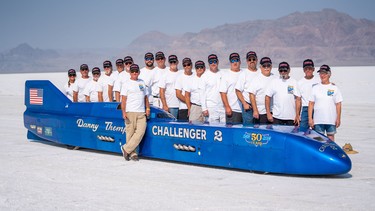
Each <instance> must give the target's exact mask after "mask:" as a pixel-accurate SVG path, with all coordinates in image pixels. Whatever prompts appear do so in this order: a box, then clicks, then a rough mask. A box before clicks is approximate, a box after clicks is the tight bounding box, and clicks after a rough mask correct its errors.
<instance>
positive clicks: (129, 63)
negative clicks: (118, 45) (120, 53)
mask: <svg viewBox="0 0 375 211" xmlns="http://www.w3.org/2000/svg"><path fill="white" fill-rule="evenodd" d="M124 64H125V65H131V64H133V62H125V63H124Z"/></svg>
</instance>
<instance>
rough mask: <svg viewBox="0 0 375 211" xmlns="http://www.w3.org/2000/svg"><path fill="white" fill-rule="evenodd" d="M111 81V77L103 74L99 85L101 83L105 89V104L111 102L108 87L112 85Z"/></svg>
mask: <svg viewBox="0 0 375 211" xmlns="http://www.w3.org/2000/svg"><path fill="white" fill-rule="evenodd" d="M111 80H112V79H111V76H109V75H106V74H102V75H101V76H100V78H99V80H98V83H100V84H101V85H102V88H103V102H109V96H108V85H109V84H111Z"/></svg>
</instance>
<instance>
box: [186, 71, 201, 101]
mask: <svg viewBox="0 0 375 211" xmlns="http://www.w3.org/2000/svg"><path fill="white" fill-rule="evenodd" d="M203 75H204V73H203ZM203 75H202V76H203ZM202 76H201V77H200V78H199V77H198V76H197V75H194V76H193V78H192V79H191V81H190V82H189V83H187V84H186V87H185V91H186V92H190V102H191V103H194V104H197V105H201V93H202V89H203V84H202Z"/></svg>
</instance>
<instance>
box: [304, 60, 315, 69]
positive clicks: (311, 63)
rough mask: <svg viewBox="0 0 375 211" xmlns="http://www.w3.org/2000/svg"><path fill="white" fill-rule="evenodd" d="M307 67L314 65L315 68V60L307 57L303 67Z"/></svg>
mask: <svg viewBox="0 0 375 211" xmlns="http://www.w3.org/2000/svg"><path fill="white" fill-rule="evenodd" d="M305 67H312V68H314V62H313V60H311V59H306V60H305V61H303V68H305Z"/></svg>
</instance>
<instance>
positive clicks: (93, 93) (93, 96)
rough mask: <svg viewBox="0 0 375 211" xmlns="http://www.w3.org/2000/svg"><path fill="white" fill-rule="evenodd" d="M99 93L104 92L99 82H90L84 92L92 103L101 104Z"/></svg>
mask: <svg viewBox="0 0 375 211" xmlns="http://www.w3.org/2000/svg"><path fill="white" fill-rule="evenodd" d="M99 92H103V86H102V84H101V83H100V82H99V80H98V82H97V81H94V80H91V81H89V82H88V83H87V85H86V87H85V89H84V90H83V94H84V95H85V96H89V97H90V102H99ZM85 101H86V99H85Z"/></svg>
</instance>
